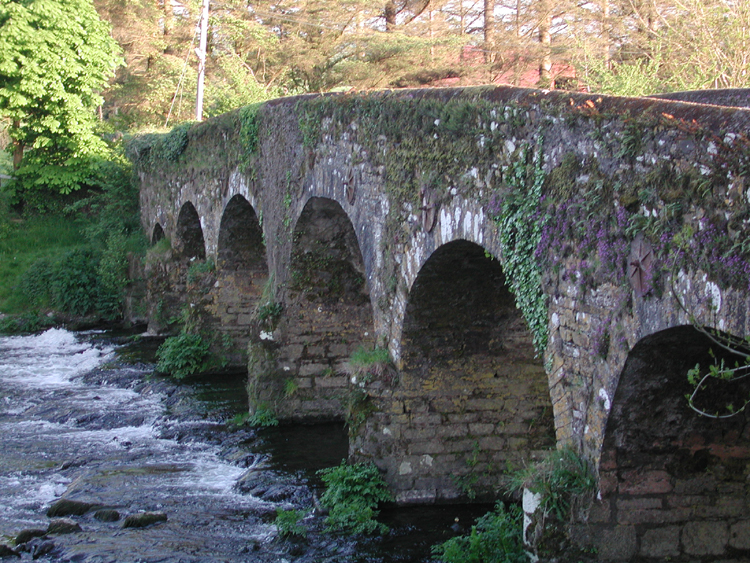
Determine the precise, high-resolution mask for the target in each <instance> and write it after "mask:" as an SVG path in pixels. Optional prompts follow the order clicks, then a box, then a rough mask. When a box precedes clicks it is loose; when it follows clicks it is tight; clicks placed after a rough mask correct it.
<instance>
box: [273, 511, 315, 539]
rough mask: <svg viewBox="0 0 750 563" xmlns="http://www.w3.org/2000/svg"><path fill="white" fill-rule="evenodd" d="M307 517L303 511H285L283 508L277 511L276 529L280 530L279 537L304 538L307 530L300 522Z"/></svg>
mask: <svg viewBox="0 0 750 563" xmlns="http://www.w3.org/2000/svg"><path fill="white" fill-rule="evenodd" d="M304 517H305V512H304V511H303V510H284V509H283V508H277V509H276V520H275V522H274V524H276V528H277V529H278V530H279V535H280V536H282V537H289V536H304V535H305V533H306V532H307V530H306V529H305V527H304V526H303V525H302V524H300V520H302V518H304Z"/></svg>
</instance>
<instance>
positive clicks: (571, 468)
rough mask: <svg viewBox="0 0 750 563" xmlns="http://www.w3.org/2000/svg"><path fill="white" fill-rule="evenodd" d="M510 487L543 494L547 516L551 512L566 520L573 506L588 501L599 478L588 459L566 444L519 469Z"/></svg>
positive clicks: (576, 506) (511, 479)
mask: <svg viewBox="0 0 750 563" xmlns="http://www.w3.org/2000/svg"><path fill="white" fill-rule="evenodd" d="M509 488H511V489H514V490H519V489H523V488H527V489H529V490H530V491H531V492H532V493H535V494H539V495H540V496H541V505H540V507H541V510H542V513H543V514H544V516H547V515H549V514H551V515H553V516H554V517H555V518H557V520H559V521H561V522H564V521H565V520H566V519H567V518H568V516H569V515H570V513H571V510H572V509H574V508H578V507H581V506H583V505H587V501H588V500H590V497H591V495H593V493H594V490H595V489H596V478H595V477H594V475H593V473H592V471H591V468H590V467H589V464H588V462H587V461H586V460H585V459H583V458H582V457H580V456H579V455H578V454H577V453H576V452H575V451H573V450H572V449H571V448H563V449H561V450H555V451H552V452H550V453H549V455H548V456H547V457H546V458H545V459H543V460H542V461H540V462H539V463H535V464H534V465H532V466H530V467H528V468H526V469H523V470H521V471H518V472H516V473H515V474H514V475H512V476H511V478H510V486H509Z"/></svg>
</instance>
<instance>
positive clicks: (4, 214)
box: [0, 202, 88, 314]
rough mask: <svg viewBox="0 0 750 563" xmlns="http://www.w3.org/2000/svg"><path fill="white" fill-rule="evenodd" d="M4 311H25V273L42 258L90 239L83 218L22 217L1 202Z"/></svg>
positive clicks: (0, 288)
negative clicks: (22, 284)
mask: <svg viewBox="0 0 750 563" xmlns="http://www.w3.org/2000/svg"><path fill="white" fill-rule="evenodd" d="M0 206H1V208H0V312H2V313H13V314H19V313H25V312H29V310H30V306H29V304H28V302H27V299H26V298H25V297H24V296H23V295H22V294H21V293H20V292H19V291H17V290H16V288H17V286H18V283H19V279H20V278H21V275H22V274H23V273H24V272H25V271H26V270H27V269H28V268H29V267H30V266H31V265H32V264H33V263H34V262H35V261H36V260H39V259H40V258H54V257H56V256H59V255H60V254H61V253H63V252H65V251H68V250H72V249H74V248H76V247H85V246H87V245H88V241H87V240H86V239H85V237H84V236H83V234H82V232H81V230H82V227H83V224H82V222H81V221H80V220H77V219H71V218H67V217H63V216H61V215H42V216H31V217H29V218H21V217H18V216H16V215H15V214H13V213H11V212H9V211H7V210H6V207H5V206H4V205H2V202H0Z"/></svg>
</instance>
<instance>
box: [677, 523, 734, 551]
mask: <svg viewBox="0 0 750 563" xmlns="http://www.w3.org/2000/svg"><path fill="white" fill-rule="evenodd" d="M728 540H729V527H728V526H727V523H726V522H688V523H687V524H685V526H684V527H683V528H682V547H683V549H684V550H685V553H687V554H688V555H722V554H724V552H725V551H726V549H727V542H728Z"/></svg>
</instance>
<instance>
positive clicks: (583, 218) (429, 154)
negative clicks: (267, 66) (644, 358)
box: [297, 88, 750, 355]
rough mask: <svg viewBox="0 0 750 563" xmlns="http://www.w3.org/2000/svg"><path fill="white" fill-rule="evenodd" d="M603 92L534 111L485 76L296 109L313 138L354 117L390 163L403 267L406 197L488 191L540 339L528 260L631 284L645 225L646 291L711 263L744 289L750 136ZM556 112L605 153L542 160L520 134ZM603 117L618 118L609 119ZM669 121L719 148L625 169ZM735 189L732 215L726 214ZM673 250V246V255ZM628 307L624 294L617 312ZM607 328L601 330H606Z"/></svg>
mask: <svg viewBox="0 0 750 563" xmlns="http://www.w3.org/2000/svg"><path fill="white" fill-rule="evenodd" d="M599 101H601V100H597V101H593V100H589V101H587V102H586V103H581V104H579V105H577V106H576V105H575V103H574V101H573V99H572V98H570V99H568V98H565V97H564V96H557V97H550V98H548V99H544V100H542V101H541V102H540V104H539V109H541V110H542V112H543V113H544V114H545V116H542V117H539V114H538V112H539V109H535V108H534V107H533V106H532V105H530V103H528V102H527V103H526V104H523V105H521V104H519V103H516V102H507V103H504V104H497V103H494V102H493V101H492V100H491V99H489V98H488V91H487V90H484V89H482V88H477V89H476V90H475V91H474V93H473V95H468V96H462V97H452V96H450V95H440V94H434V93H427V92H421V93H418V94H416V95H414V96H409V97H407V96H400V95H390V94H388V93H375V94H368V95H354V96H349V95H347V96H325V97H318V98H313V99H306V100H302V101H300V102H299V103H298V108H297V109H298V112H299V119H300V130H301V132H302V136H303V140H304V144H305V146H307V147H314V146H317V145H318V143H320V142H321V138H322V134H323V130H325V134H326V135H331V136H332V137H333V138H334V139H335V138H338V136H340V135H341V133H343V132H344V131H345V130H350V129H348V128H349V124H351V123H356V127H357V129H356V139H357V142H358V143H360V144H362V145H363V146H364V147H365V149H366V152H367V154H368V157H369V158H370V159H371V160H373V161H374V164H376V165H382V166H384V168H385V183H386V192H387V194H388V197H389V199H390V201H391V205H390V206H389V209H390V211H389V216H388V219H387V236H386V237H384V238H385V243H384V248H383V253H384V256H385V258H386V269H387V270H388V271H390V272H392V274H391V275H392V277H394V278H395V277H396V264H395V262H394V261H393V259H392V256H393V255H394V254H395V253H394V252H393V250H392V249H393V247H396V246H398V245H401V244H403V243H404V242H405V241H406V240H407V239H408V237H409V236H410V235H411V233H412V230H413V229H414V227H413V226H410V225H408V224H405V222H404V219H403V216H402V214H403V212H404V211H403V210H404V209H405V208H408V209H413V210H418V209H419V208H420V206H423V205H424V202H423V201H422V200H421V199H420V198H421V196H422V195H423V194H424V193H425V192H426V191H427V192H430V193H433V194H434V196H435V199H436V206H439V205H440V204H441V203H443V202H446V201H448V200H449V199H450V198H451V197H453V196H455V195H463V196H465V197H472V198H477V199H479V200H480V201H483V202H484V204H485V209H486V210H487V212H488V215H489V216H490V217H494V218H495V219H496V220H498V221H499V222H500V223H502V226H503V227H504V228H502V229H501V236H505V237H506V240H505V243H504V244H503V249H502V250H503V257H502V259H503V263H504V266H505V268H506V269H509V268H510V269H513V268H520V270H516V271H514V272H511V271H508V273H509V279H510V281H511V283H512V284H513V290H514V292H515V294H516V298H517V301H518V305H519V307H520V308H521V310H522V312H523V314H524V316H525V318H526V320H527V322H528V323H529V326H530V328H531V329H532V331H533V334H534V340H535V344H536V346H537V349H538V350H543V348H544V343H545V342H546V337H547V335H546V309H543V307H542V305H541V301H542V298H541V297H537V298H535V297H533V296H534V295H536V296H541V286H542V284H543V283H545V282H544V280H543V278H542V276H541V275H536V274H532V271H534V269H535V268H541V269H542V270H543V271H545V273H546V276H547V277H549V276H550V274H554V273H557V272H558V271H559V270H560V269H561V268H562V266H563V264H567V263H568V262H570V261H571V260H574V261H576V262H577V266H576V276H575V278H576V279H574V280H571V281H572V282H573V283H575V284H578V285H579V286H580V288H581V290H583V291H587V290H588V289H590V288H593V287H595V286H596V285H599V284H601V283H612V284H614V285H615V286H620V287H623V288H624V289H628V290H629V287H628V277H627V265H628V264H627V262H628V253H629V252H630V243H631V241H633V240H634V238H635V237H636V235H637V234H639V233H641V234H642V235H643V236H645V237H646V239H647V240H648V241H649V243H650V244H651V245H652V247H653V250H654V255H655V256H656V260H655V261H654V266H653V268H651V269H650V270H649V272H648V274H647V277H648V280H647V288H646V291H645V293H646V295H648V294H656V295H660V294H661V293H662V292H663V291H665V290H668V289H669V288H667V287H664V280H666V279H667V278H668V277H669V276H670V275H671V274H672V273H673V272H676V271H679V270H680V269H683V270H686V271H687V270H697V269H700V270H703V271H705V272H707V273H708V274H709V276H710V277H711V278H712V279H714V280H715V281H716V282H717V283H718V284H719V286H720V287H722V288H728V287H738V288H741V289H743V290H744V289H747V288H748V279H750V243H748V242H747V241H748V240H750V237H748V236H746V235H747V232H746V231H747V229H746V227H745V220H746V219H748V218H750V209H749V208H748V205H747V202H746V201H745V198H744V197H742V188H741V185H742V181H741V180H738V179H739V178H742V177H744V176H746V175H747V174H748V173H750V141H748V139H746V138H744V137H741V136H740V137H737V136H734V137H732V136H728V137H726V138H720V137H718V136H716V135H715V134H712V133H709V132H708V131H707V130H704V129H702V128H701V126H700V125H699V124H697V123H695V122H692V123H691V122H687V121H686V120H683V119H677V118H674V117H673V116H671V115H668V114H659V115H653V114H652V113H651V112H649V111H646V112H642V113H633V114H631V113H629V112H626V113H625V114H624V115H623V114H615V113H614V111H615V110H609V111H608V110H600V109H599V108H598V106H597V103H598V102H599ZM568 102H569V103H568ZM555 104H559V106H556V105H555ZM535 114H536V115H535ZM556 119H563V120H565V123H566V125H567V126H568V127H570V128H573V129H575V130H577V131H578V132H580V133H581V135H582V136H584V137H585V138H587V139H588V140H589V142H591V143H592V144H595V145H596V146H597V147H598V152H599V153H600V155H601V156H600V157H598V158H597V157H591V158H587V159H586V161H580V160H579V159H578V157H576V156H575V155H574V154H573V153H572V152H571V153H568V154H567V155H565V157H564V158H562V159H561V161H560V162H559V163H558V164H557V165H556V166H555V165H551V164H553V163H548V162H546V161H545V167H544V169H543V168H542V167H541V165H536V164H535V163H533V162H531V159H529V158H527V155H528V152H527V151H531V150H535V149H533V148H530V147H527V146H526V145H524V144H522V143H520V142H518V141H516V140H515V139H523V138H530V137H533V135H532V134H531V133H532V132H533V131H537V130H538V133H539V137H540V138H541V137H542V136H545V137H546V136H547V135H548V134H549V135H552V134H553V132H554V128H555V120H556ZM605 120H606V121H607V122H608V123H612V122H614V123H615V124H619V128H618V127H614V128H613V127H611V126H610V127H608V128H606V129H605V128H604V127H603V123H604V122H605ZM665 131H666V132H667V133H668V134H667V135H666V138H667V139H671V141H669V142H674V143H677V142H687V143H690V142H692V143H694V144H696V145H700V144H705V143H706V141H708V143H709V147H710V148H709V150H711V151H713V152H712V156H713V155H716V156H717V158H714V159H711V163H712V168H708V167H707V165H700V166H697V165H696V164H695V163H694V162H690V163H685V162H672V161H665V162H663V163H662V164H661V165H657V166H653V167H651V171H650V172H648V173H647V174H644V175H642V176H638V175H636V177H635V178H633V176H627V177H626V176H624V175H623V174H632V172H629V171H631V170H634V169H635V167H636V164H637V163H638V162H640V161H643V160H644V159H646V158H650V151H652V150H654V147H655V146H656V143H657V142H659V141H658V139H659V138H663V137H664V136H665ZM670 135H671V137H670ZM553 142H556V141H553ZM605 158H617V159H621V160H624V161H625V162H626V163H628V168H627V170H628V171H627V172H621V171H617V172H616V173H614V174H613V173H612V172H611V171H609V170H608V171H605V170H603V169H602V168H601V167H602V166H603V164H602V160H603V159H605ZM600 159H601V160H600ZM544 170H546V172H545V171H544ZM478 174H482V175H483V177H479V176H478ZM735 186H736V187H735ZM727 192H728V193H729V200H731V201H729V200H728V201H729V203H728V205H729V207H730V208H731V214H729V215H725V214H724V209H725V208H726V207H727V202H725V199H726V197H727V196H726V194H727ZM510 201H515V202H516V203H517V204H518V205H519V206H520V207H519V208H517V209H514V210H513V211H512V212H511V211H510V208H506V210H505V213H506V214H505V215H504V216H503V208H502V202H506V205H507V203H508V202H510ZM536 202H539V204H537V203H536ZM405 206H407V207H405ZM709 210H713V211H712V212H711V213H710V214H709ZM511 215H513V216H515V222H516V224H517V225H519V226H520V227H519V228H524V227H523V226H522V225H523V224H525V225H530V224H536V225H539V227H540V229H541V231H540V232H539V233H532V232H523V242H524V244H525V245H533V246H534V249H533V251H531V252H526V250H528V248H526V249H524V251H521V252H519V251H520V250H521V249H520V248H514V247H513V241H514V240H518V239H520V238H521V237H518V238H516V237H515V235H514V234H513V233H514V232H515V231H514V227H511V225H509V224H508V223H507V221H508V220H509V219H510V217H511ZM503 217H505V219H503ZM727 217H729V218H728V219H727ZM508 227H511V228H510V230H508V229H507V228H508ZM526 228H527V229H528V227H526ZM519 232H521V231H519ZM574 241H576V242H574ZM670 256H671V257H674V258H675V259H673V260H668V259H667V258H668V257H670ZM523 272H528V274H524V273H523ZM390 289H391V291H394V290H395V286H391V288H390ZM629 307H630V304H629V302H628V301H623V302H622V303H621V304H620V310H619V311H615V312H614V313H613V318H614V317H617V316H618V315H620V314H622V313H623V312H625V311H626V310H629ZM604 336H605V335H603V338H602V341H603V342H604V341H606V342H607V343H608V342H609V337H608V336H606V338H605V337H604ZM602 353H603V355H606V350H603V351H602Z"/></svg>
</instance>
